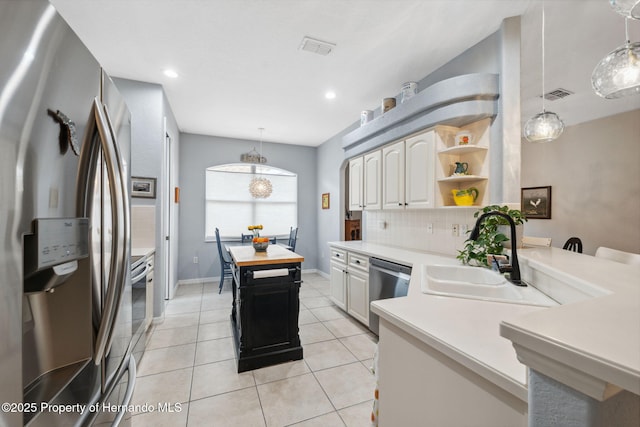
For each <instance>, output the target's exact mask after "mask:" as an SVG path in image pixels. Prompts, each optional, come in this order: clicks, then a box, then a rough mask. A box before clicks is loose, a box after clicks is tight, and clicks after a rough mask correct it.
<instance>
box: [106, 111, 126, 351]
mask: <svg viewBox="0 0 640 427" xmlns="http://www.w3.org/2000/svg"><path fill="white" fill-rule="evenodd" d="M102 107H103V108H104V117H103V120H104V122H105V123H106V124H107V126H108V129H109V133H110V135H111V144H112V148H113V155H114V156H113V160H114V161H115V162H116V163H115V164H116V165H117V177H118V178H119V189H120V191H118V193H119V196H120V207H121V211H120V212H119V214H118V218H120V219H121V220H122V222H123V223H122V227H120V228H119V229H118V230H119V231H120V233H119V234H118V242H119V244H118V248H119V249H121V251H120V253H121V258H120V260H119V276H117V277H116V282H115V285H116V286H117V292H118V297H117V299H116V305H115V307H114V313H113V322H112V325H111V327H109V333H108V334H107V341H106V344H105V353H109V350H110V349H111V343H112V341H113V334H114V328H113V324H114V323H115V321H116V317H117V315H118V311H119V310H120V305H121V302H122V296H123V295H124V289H125V286H126V284H127V274H128V273H129V271H128V269H127V268H125V267H126V266H127V261H128V260H129V258H130V257H131V253H130V246H129V242H130V241H131V230H130V224H131V220H130V218H129V217H130V212H131V207H130V206H129V205H130V202H129V181H128V180H127V179H126V175H125V173H124V171H125V170H126V165H125V164H124V161H123V160H122V154H120V146H119V145H118V139H117V137H116V132H115V131H114V127H113V123H112V122H111V117H110V116H109V111H108V110H107V106H106V105H104V104H103V105H102Z"/></svg>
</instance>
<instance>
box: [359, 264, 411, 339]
mask: <svg viewBox="0 0 640 427" xmlns="http://www.w3.org/2000/svg"><path fill="white" fill-rule="evenodd" d="M410 278H411V267H409V266H406V265H402V264H397V263H395V262H391V261H386V260H384V259H379V258H371V259H370V260H369V303H371V301H377V300H380V299H387V298H397V297H405V296H407V292H408V291H409V279H410ZM379 322H380V319H379V318H378V315H377V314H375V313H374V312H373V311H371V310H369V329H371V331H372V332H373V333H375V334H376V335H378V333H379V332H378V331H379V329H380V328H379Z"/></svg>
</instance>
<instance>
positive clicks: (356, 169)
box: [349, 157, 364, 211]
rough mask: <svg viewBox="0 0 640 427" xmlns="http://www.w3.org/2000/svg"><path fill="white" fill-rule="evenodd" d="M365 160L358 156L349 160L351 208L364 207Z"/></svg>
mask: <svg viewBox="0 0 640 427" xmlns="http://www.w3.org/2000/svg"><path fill="white" fill-rule="evenodd" d="M363 165H364V160H363V158H362V157H356V158H355V159H351V160H349V210H350V211H361V210H362V207H363V197H362V191H363V187H364V169H363Z"/></svg>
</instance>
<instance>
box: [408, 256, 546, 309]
mask: <svg viewBox="0 0 640 427" xmlns="http://www.w3.org/2000/svg"><path fill="white" fill-rule="evenodd" d="M421 288H422V292H423V293H425V294H433V295H443V296H450V297H457V298H470V299H479V300H485V301H497V302H507V303H513V304H526V305H539V306H544V307H551V306H555V305H558V303H557V302H556V301H554V300H552V299H551V298H549V297H548V296H546V295H545V294H543V293H542V292H540V291H539V290H537V289H536V288H534V287H532V286H516V285H514V284H512V283H510V282H508V281H507V280H506V279H505V278H504V276H502V275H501V274H499V273H497V272H495V271H492V270H489V269H486V268H479V267H469V266H463V265H425V266H423V267H422V280H421Z"/></svg>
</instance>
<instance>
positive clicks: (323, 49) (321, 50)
mask: <svg viewBox="0 0 640 427" xmlns="http://www.w3.org/2000/svg"><path fill="white" fill-rule="evenodd" d="M335 47H336V45H335V44H334V43H329V42H323V41H322V40H316V39H312V38H311V37H304V38H303V39H302V43H301V44H300V50H306V51H307V52H311V53H317V54H318V55H322V56H327V55H328V54H329V53H331V51H332V50H333V48H335Z"/></svg>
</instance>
